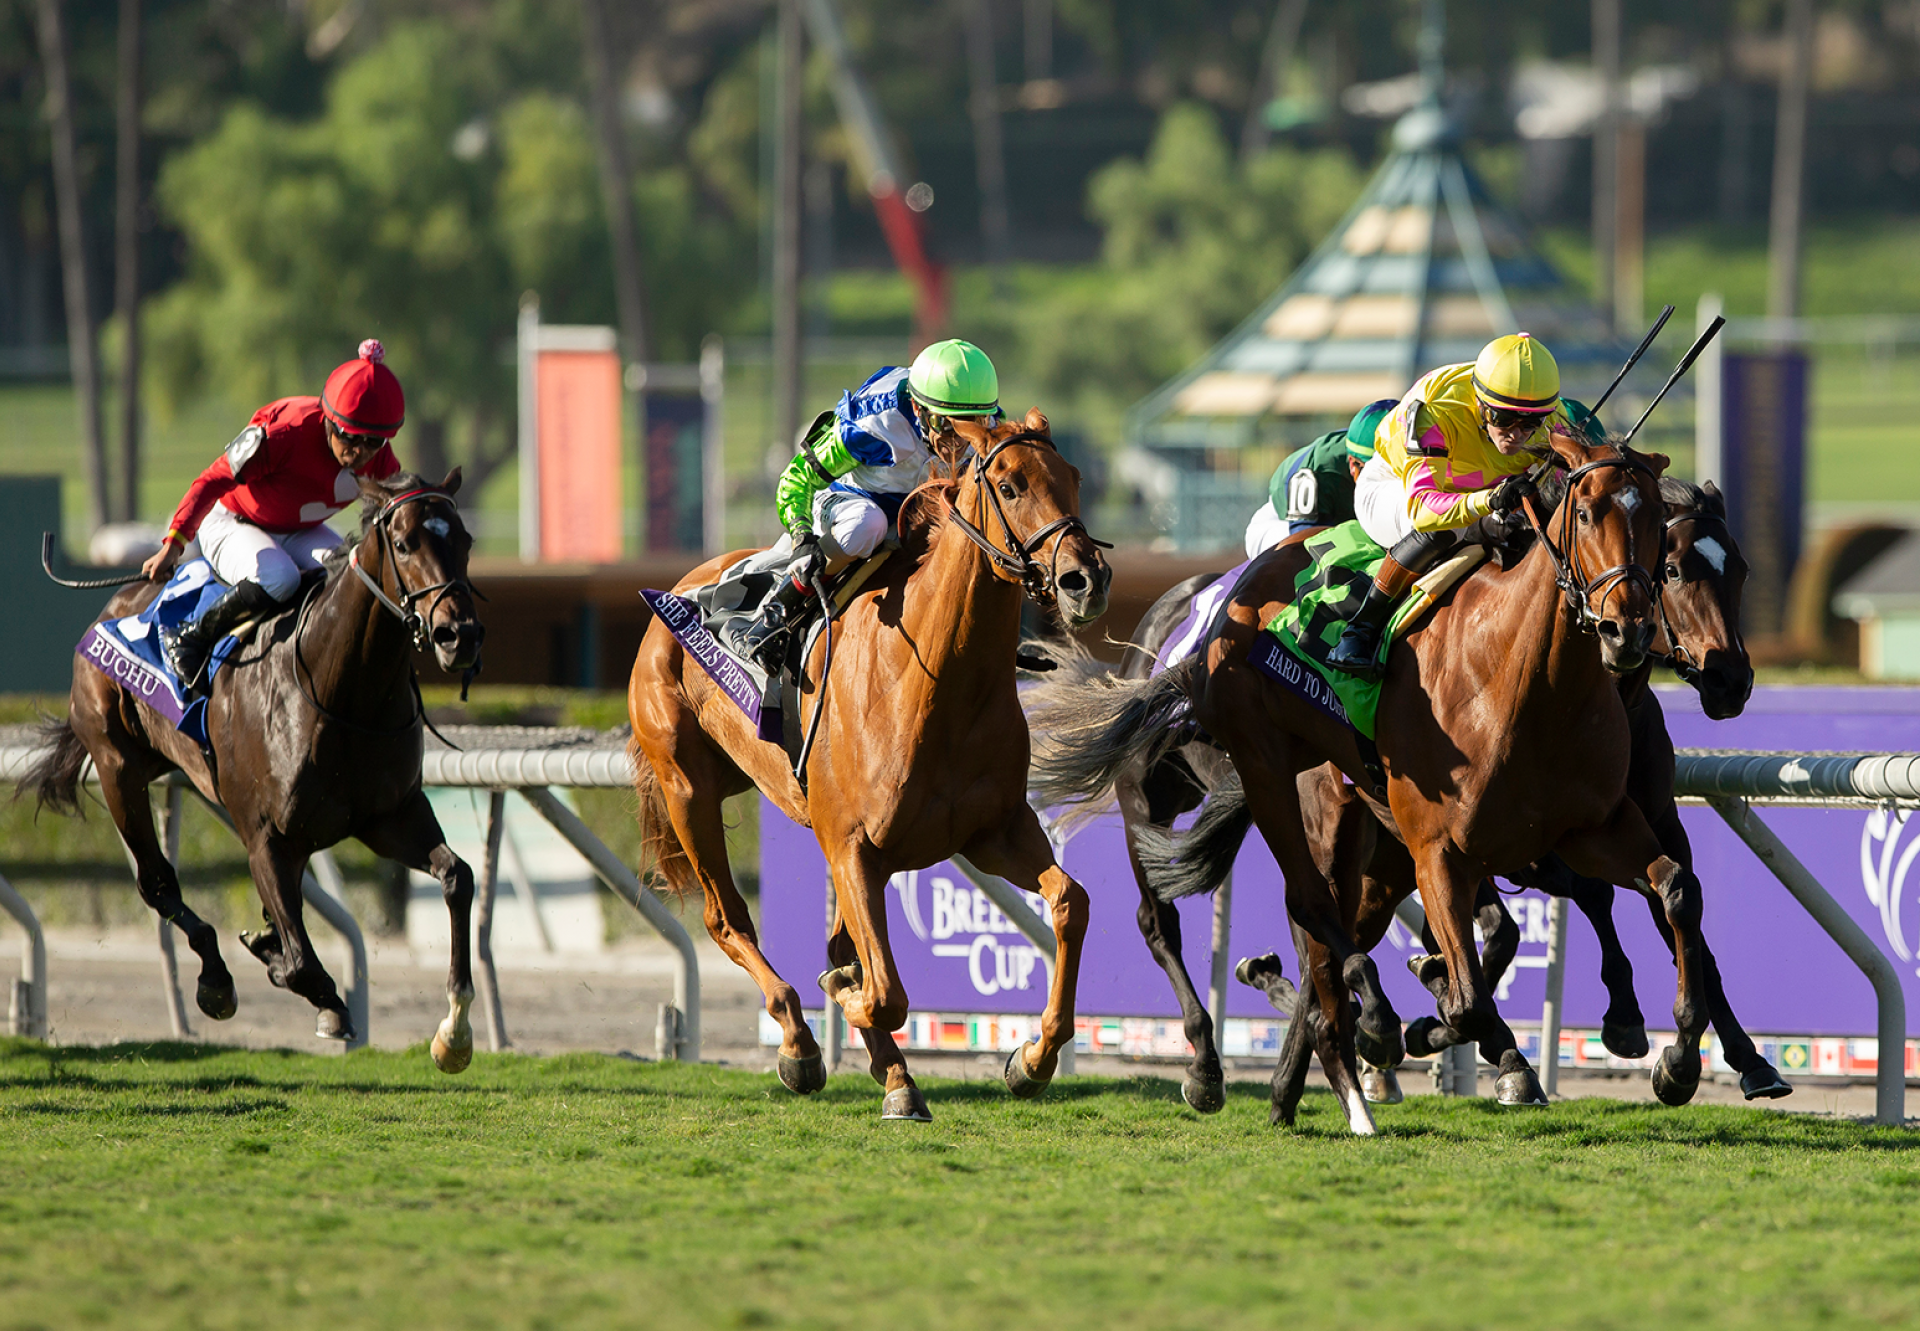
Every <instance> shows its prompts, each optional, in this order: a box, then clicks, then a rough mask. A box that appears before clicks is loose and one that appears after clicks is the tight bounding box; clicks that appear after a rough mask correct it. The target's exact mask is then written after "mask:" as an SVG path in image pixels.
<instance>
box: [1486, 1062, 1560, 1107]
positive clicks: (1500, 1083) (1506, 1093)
mask: <svg viewBox="0 0 1920 1331" xmlns="http://www.w3.org/2000/svg"><path fill="white" fill-rule="evenodd" d="M1493 1098H1494V1099H1495V1100H1496V1101H1498V1102H1499V1103H1500V1104H1503V1105H1506V1106H1508V1107H1510V1108H1519V1107H1521V1106H1526V1107H1535V1106H1539V1105H1544V1104H1545V1103H1547V1093H1546V1092H1545V1091H1544V1090H1542V1089H1541V1087H1540V1079H1539V1078H1538V1077H1536V1076H1534V1075H1533V1069H1532V1068H1522V1069H1521V1070H1520V1071H1518V1072H1503V1073H1501V1074H1500V1075H1499V1077H1497V1078H1496V1079H1495V1080H1494V1083H1493Z"/></svg>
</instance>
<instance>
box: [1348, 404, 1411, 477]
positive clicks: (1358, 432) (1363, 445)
mask: <svg viewBox="0 0 1920 1331" xmlns="http://www.w3.org/2000/svg"><path fill="white" fill-rule="evenodd" d="M1399 405H1400V399H1399V398H1396V397H1383V398H1381V399H1380V400H1379V401H1378V402H1369V403H1368V404H1367V405H1366V406H1364V407H1362V408H1360V410H1359V411H1358V412H1356V413H1355V414H1354V418H1353V423H1352V424H1351V425H1349V426H1347V456H1348V457H1350V458H1352V459H1353V460H1354V461H1355V462H1368V461H1371V460H1372V458H1373V435H1374V431H1376V430H1378V429H1379V428H1380V422H1381V421H1383V420H1385V419H1386V418H1387V413H1388V412H1390V411H1392V410H1393V409H1394V408H1395V407H1397V406H1399Z"/></svg>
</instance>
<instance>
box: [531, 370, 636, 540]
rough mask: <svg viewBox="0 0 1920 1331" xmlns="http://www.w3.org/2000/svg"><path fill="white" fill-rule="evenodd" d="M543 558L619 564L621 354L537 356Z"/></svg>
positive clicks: (536, 409) (536, 408) (536, 393)
mask: <svg viewBox="0 0 1920 1331" xmlns="http://www.w3.org/2000/svg"><path fill="white" fill-rule="evenodd" d="M533 374H534V401H535V403H536V404H537V405H536V407H535V415H536V418H537V419H536V421H535V429H536V430H537V432H538V433H537V438H538V440H539V443H538V458H539V464H538V469H539V482H538V484H539V498H538V501H537V502H538V504H539V513H540V527H539V544H540V558H541V559H542V560H545V561H555V562H559V561H566V562H577V563H591V564H611V563H617V562H618V561H619V560H620V558H621V556H622V554H623V553H624V549H623V545H624V542H623V540H622V533H621V523H620V488H621V487H620V407H621V402H620V398H621V390H620V356H619V353H618V352H616V351H613V350H606V351H548V350H544V349H543V350H540V351H539V352H537V353H536V354H535V356H534V367H533Z"/></svg>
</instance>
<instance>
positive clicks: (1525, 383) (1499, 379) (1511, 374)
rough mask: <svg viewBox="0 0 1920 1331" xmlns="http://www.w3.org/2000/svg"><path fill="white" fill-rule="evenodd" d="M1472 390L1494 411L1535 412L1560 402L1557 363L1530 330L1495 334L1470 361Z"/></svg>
mask: <svg viewBox="0 0 1920 1331" xmlns="http://www.w3.org/2000/svg"><path fill="white" fill-rule="evenodd" d="M1473 392H1474V396H1475V397H1477V398H1479V399H1480V401H1481V403H1482V404H1484V405H1485V406H1489V407H1492V408H1493V409H1494V410H1496V411H1526V412H1538V413H1540V414H1542V415H1544V414H1545V413H1547V412H1549V411H1552V410H1553V409H1554V408H1555V407H1557V406H1559V405H1560V366H1559V365H1558V364H1557V363H1556V362H1555V361H1554V359H1553V353H1552V352H1551V351H1548V350H1547V348H1546V345H1545V344H1544V343H1542V342H1539V341H1536V340H1535V339H1534V337H1533V335H1532V334H1530V333H1509V334H1508V335H1507V336H1505V337H1496V338H1494V339H1493V341H1491V342H1489V343H1487V345H1486V346H1485V347H1483V348H1482V349H1481V351H1480V357H1479V359H1478V360H1476V361H1474V363H1473Z"/></svg>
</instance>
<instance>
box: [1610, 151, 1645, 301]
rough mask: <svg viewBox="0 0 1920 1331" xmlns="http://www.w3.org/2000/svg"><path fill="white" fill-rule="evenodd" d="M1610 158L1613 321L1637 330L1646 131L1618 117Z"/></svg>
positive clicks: (1641, 293) (1641, 296)
mask: <svg viewBox="0 0 1920 1331" xmlns="http://www.w3.org/2000/svg"><path fill="white" fill-rule="evenodd" d="M1614 155H1615V165H1616V166H1617V167H1618V169H1619V175H1618V177H1617V180H1618V184H1616V186H1615V190H1616V191H1617V192H1616V194H1615V197H1614V208H1615V212H1614V224H1613V249H1614V260H1613V312H1614V320H1615V325H1616V326H1617V327H1620V328H1639V327H1641V326H1643V325H1644V324H1645V323H1646V308H1645V307H1646V292H1647V282H1646V227H1647V131H1646V128H1645V127H1644V126H1643V125H1641V124H1640V122H1639V121H1637V120H1635V119H1633V118H1632V117H1631V116H1628V115H1624V114H1623V115H1622V116H1621V117H1620V122H1619V125H1618V127H1617V129H1616V130H1615V133H1614Z"/></svg>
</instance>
